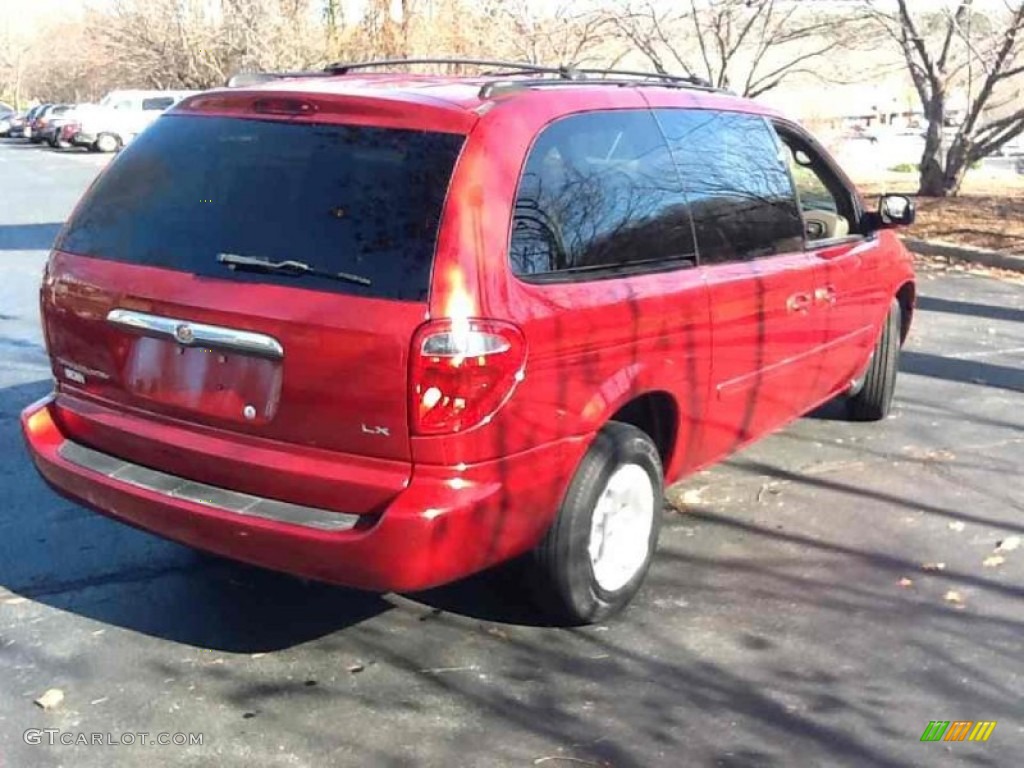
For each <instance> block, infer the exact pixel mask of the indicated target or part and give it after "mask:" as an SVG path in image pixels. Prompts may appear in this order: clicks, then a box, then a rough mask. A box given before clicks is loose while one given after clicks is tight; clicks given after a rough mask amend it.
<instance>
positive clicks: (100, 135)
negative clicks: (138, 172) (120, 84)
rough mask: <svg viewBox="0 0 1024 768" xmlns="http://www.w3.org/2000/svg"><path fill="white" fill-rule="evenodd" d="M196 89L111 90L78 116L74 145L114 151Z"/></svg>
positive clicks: (98, 150) (99, 150) (96, 150)
mask: <svg viewBox="0 0 1024 768" xmlns="http://www.w3.org/2000/svg"><path fill="white" fill-rule="evenodd" d="M195 93H197V91H113V92H111V93H109V94H107V95H106V96H104V97H103V99H102V100H101V101H100V103H99V105H98V108H97V109H93V110H89V112H88V113H83V114H81V115H80V117H79V119H78V122H79V123H80V128H79V132H78V133H77V134H76V135H75V137H74V138H73V139H72V143H73V144H75V145H76V146H82V147H88V148H89V149H91V150H93V151H95V152H115V151H117V150H118V149H120V148H121V147H123V146H125V145H126V144H128V143H129V142H131V140H132V139H134V138H135V137H136V136H138V135H139V134H140V133H142V131H144V130H145V129H146V128H147V127H148V126H149V125H150V123H152V122H153V121H154V120H155V119H156V118H158V117H159V116H160V114H161V113H162V112H164V111H165V110H167V109H169V108H170V107H172V106H174V105H175V104H177V103H178V102H179V101H181V100H182V99H184V98H186V97H188V96H192V95H193V94H195Z"/></svg>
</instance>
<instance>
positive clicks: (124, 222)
mask: <svg viewBox="0 0 1024 768" xmlns="http://www.w3.org/2000/svg"><path fill="white" fill-rule="evenodd" d="M377 66H378V67H379V64H378V65H377ZM516 67H517V65H515V64H509V65H502V69H505V70H508V71H515V68H516ZM355 69H358V65H352V66H350V67H347V68H345V69H344V70H342V71H343V72H346V73H347V72H350V71H352V70H355ZM527 71H530V70H527ZM533 71H534V74H533V75H531V76H529V77H527V76H520V77H510V76H507V75H505V76H493V77H485V78H481V77H465V78H461V77H446V78H438V77H436V76H429V77H416V76H411V75H409V74H407V73H404V72H403V73H400V74H398V75H396V76H388V75H374V76H373V77H372V78H363V77H359V76H358V75H357V76H354V77H350V76H348V75H346V74H338V75H336V76H334V77H325V76H317V77H312V78H305V79H303V78H293V79H290V80H279V81H278V82H271V83H269V84H267V85H266V86H254V87H251V88H242V89H240V90H238V91H232V90H230V89H229V90H222V91H217V92H216V93H211V94H204V95H200V96H196V97H193V98H191V99H189V100H188V102H187V103H186V104H185V105H182V106H179V107H176V108H174V109H173V110H172V111H171V112H170V113H169V114H166V115H164V116H162V117H160V119H158V120H157V121H156V122H155V123H154V125H153V126H152V127H151V128H149V129H148V130H146V131H145V132H144V133H143V134H142V135H141V136H140V137H139V138H138V139H137V140H136V141H135V142H134V143H133V144H132V145H131V146H129V147H127V149H126V150H125V151H124V154H123V155H122V156H121V157H120V158H119V159H118V161H117V162H115V163H113V164H111V166H110V167H109V168H108V169H107V170H106V172H105V173H104V174H103V175H101V176H100V177H99V178H98V180H97V181H96V183H95V184H93V185H92V187H91V188H90V189H89V191H88V192H87V193H86V195H85V197H84V198H83V200H82V201H81V202H80V203H79V205H78V206H77V207H76V209H75V212H74V213H73V214H72V216H71V218H70V219H69V220H68V222H67V224H66V225H65V227H64V229H63V230H62V232H61V235H60V237H59V238H58V240H57V242H56V243H55V245H54V250H53V252H52V253H51V255H50V258H49V261H48V264H47V266H46V270H45V272H44V275H43V282H42V290H41V314H42V322H43V327H44V333H43V337H44V338H45V339H46V341H47V348H48V353H49V356H50V359H51V363H52V373H53V377H54V380H55V390H54V392H53V394H52V395H50V396H48V397H46V398H44V399H42V400H40V401H38V402H36V403H34V404H32V405H30V406H28V407H27V408H26V409H25V411H24V412H23V414H22V428H23V433H24V436H25V438H26V440H27V443H28V446H29V449H30V452H31V455H32V457H33V459H34V461H35V464H36V466H37V468H38V469H39V471H40V472H41V473H42V475H43V477H44V478H45V479H46V480H47V482H48V483H50V484H51V485H52V486H53V487H54V488H56V489H57V490H58V491H60V492H61V493H63V494H65V495H66V496H68V497H70V498H71V499H74V500H77V501H79V502H81V503H84V504H86V505H88V506H89V507H91V508H93V509H96V510H98V511H100V512H102V513H104V514H107V515H110V516H111V517H113V518H116V519H119V520H121V521H123V522H126V523H130V524H132V525H134V526H137V527H139V528H142V529H146V530H149V531H153V532H155V533H158V534H161V535H163V536H166V537H168V538H171V539H175V540H178V541H181V542H184V543H186V544H189V545H192V546H195V547H198V548H200V549H205V550H209V551H211V552H214V553H216V554H219V555H223V556H228V557H233V558H237V559H239V560H243V561H247V562H250V563H254V564H257V565H262V566H266V567H270V568H276V569H279V570H283V571H288V572H292V573H296V574H301V575H303V576H306V577H309V578H314V579H320V580H324V581H330V582H335V583H338V584H344V585H349V586H356V587H361V588H367V589H373V590H384V591H388V590H397V591H413V590H420V589H425V588H428V587H432V586H435V585H439V584H443V583H446V582H450V581H453V580H455V579H458V578H461V577H464V576H467V575H469V574H471V573H474V572H477V571H480V570H482V569H484V568H488V567H490V566H492V565H496V564H497V563H500V562H502V561H507V560H510V559H512V558H516V557H519V556H521V555H528V558H527V559H528V562H529V564H530V567H529V570H528V571H527V577H526V582H527V584H524V586H527V585H528V586H529V587H530V588H531V589H532V590H533V592H534V595H535V596H536V598H537V599H538V601H539V602H540V603H541V604H542V605H544V606H545V607H547V608H549V609H550V610H551V611H552V612H553V613H554V614H555V615H557V616H558V617H559V618H560V619H561V620H564V621H567V622H570V623H581V622H593V621H599V620H602V619H604V618H605V617H607V616H609V615H611V614H612V613H614V612H615V611H616V610H618V609H620V608H622V607H623V606H624V605H625V604H626V603H627V602H628V601H629V600H630V599H631V598H632V597H633V595H634V594H635V593H636V591H637V590H638V589H639V587H640V584H641V582H642V581H643V579H644V576H645V574H646V572H647V570H648V567H649V565H650V563H651V559H652V557H653V555H654V552H655V549H656V546H657V541H658V534H659V530H660V526H661V519H662V505H663V487H664V486H663V484H664V483H665V482H672V481H675V480H677V479H678V478H680V477H682V476H686V475H688V474H691V473H693V472H696V471H697V470H699V469H700V468H702V467H704V466H707V465H709V464H711V463H713V462H715V461H718V460H720V459H722V458H723V457H725V456H727V455H729V454H730V453H732V452H733V451H736V450H738V449H740V448H741V447H743V446H745V445H746V444H748V443H750V442H752V441H753V440H755V439H757V438H759V437H762V436H764V435H766V434H768V433H770V432H772V431H774V430H777V429H779V428H781V427H782V426H784V425H785V424H787V423H788V422H790V421H792V420H793V419H795V418H797V417H799V416H800V415H802V414H804V413H806V412H808V411H809V410H811V409H812V408H814V407H816V406H817V405H818V404H820V403H823V402H825V401H828V400H830V399H832V398H840V399H841V400H842V401H843V402H844V403H845V405H846V407H847V411H848V414H849V416H850V417H851V418H853V419H857V420H862V421H867V420H875V419H881V418H884V417H885V416H886V414H887V413H888V411H889V407H890V403H891V400H892V396H893V391H894V387H895V382H896V373H897V370H898V363H899V354H900V346H901V344H902V342H903V340H904V339H905V337H906V335H907V332H908V330H909V327H910V322H911V317H912V314H913V307H914V295H915V287H914V286H915V283H914V273H913V266H912V264H913V262H912V259H911V257H910V255H909V253H908V252H907V250H906V249H905V247H904V246H903V245H902V244H901V242H900V240H899V238H898V237H897V236H896V233H895V232H894V231H892V230H893V228H895V227H898V226H902V225H906V224H909V223H911V222H912V221H913V218H914V209H913V203H912V202H911V201H910V200H909V199H908V198H906V197H904V196H901V195H885V196H883V197H882V198H881V199H880V200H879V201H878V204H877V208H875V207H871V208H868V206H867V204H866V202H865V200H864V198H863V197H862V196H861V194H860V193H859V192H858V191H857V188H856V187H855V186H854V185H853V183H852V182H851V181H850V180H849V179H848V178H847V177H846V175H845V174H843V172H842V171H841V170H840V168H839V166H838V165H836V163H835V162H834V161H833V160H832V158H831V157H830V156H829V155H828V154H827V153H826V152H825V151H824V150H823V149H822V148H821V146H820V145H819V144H818V142H816V141H815V140H814V139H813V138H812V137H811V136H810V135H809V134H808V133H807V132H806V131H805V130H803V129H802V128H801V127H800V126H798V125H797V124H795V123H794V122H792V121H790V120H787V119H786V118H785V117H784V116H783V115H781V114H780V113H778V112H776V111H774V110H772V109H770V108H768V107H766V106H765V105H763V104H759V103H757V102H754V101H751V100H749V99H743V98H738V97H736V96H735V95H733V94H731V93H727V92H724V91H719V90H715V89H712V88H710V87H705V86H703V85H700V84H693V83H691V82H688V81H686V80H684V79H681V78H677V79H667V78H668V76H660V75H651V76H649V77H648V78H646V79H636V78H633V77H632V76H631V73H616V72H606V73H604V74H605V75H607V76H610V77H615V78H617V79H616V80H609V81H602V80H598V79H593V80H591V79H587V80H586V81H585V82H579V81H578V80H576V79H571V80H570V79H565V77H564V73H565V71H564V69H556V68H551V69H549V70H546V73H545V74H542V75H537V74H536V73H535V70H533ZM666 80H667V83H668V85H670V86H671V87H665V85H666ZM756 554H757V553H751V555H752V556H756ZM695 578H698V579H699V577H695Z"/></svg>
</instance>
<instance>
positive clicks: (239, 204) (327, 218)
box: [56, 115, 464, 301]
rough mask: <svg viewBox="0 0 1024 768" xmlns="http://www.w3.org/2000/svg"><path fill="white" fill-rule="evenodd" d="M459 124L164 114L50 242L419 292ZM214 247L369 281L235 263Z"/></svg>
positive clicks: (223, 270) (204, 270) (215, 270)
mask: <svg viewBox="0 0 1024 768" xmlns="http://www.w3.org/2000/svg"><path fill="white" fill-rule="evenodd" d="M463 140H464V137H463V136H462V135H456V134H446V133H427V132H422V131H409V130H395V129H390V128H368V127H362V126H327V125H309V124H305V125H299V124H289V123H281V122H269V121H259V120H248V119H234V118H221V117H200V116H179V115H166V116H164V117H161V118H160V119H159V120H157V121H156V123H154V124H153V126H152V127H150V128H149V129H148V130H146V131H145V132H144V133H142V134H141V135H140V136H139V137H138V138H137V139H136V140H135V141H134V142H132V143H131V144H130V145H129V146H128V148H127V149H125V150H124V152H122V153H121V155H120V156H119V157H118V158H117V159H116V160H115V161H114V162H113V163H112V164H111V166H110V167H109V168H108V169H107V171H106V173H104V174H103V175H102V176H100V178H99V180H98V181H97V182H96V184H95V185H94V186H93V188H92V189H91V190H90V192H89V193H88V195H87V196H86V198H85V199H84V200H83V202H82V204H81V205H80V206H79V208H78V210H77V212H76V213H75V216H74V217H73V219H72V220H71V221H70V222H69V223H68V226H67V227H66V228H65V230H64V232H63V234H62V236H61V238H60V240H59V241H58V243H57V246H56V247H57V248H58V249H60V250H63V251H68V252H70V253H77V254H82V255H87V256H97V257H100V258H104V259H114V260H116V261H124V262H131V263H133V264H145V265H149V266H154V267H166V268H170V269H176V270H182V271H185V272H190V273H194V274H197V275H203V276H209V277H216V278H221V279H227V280H233V281H242V282H272V283H277V284H286V285H290V286H295V287H300V288H309V289H314V290H327V291H340V292H343V293H355V294H360V295H366V296H374V297H380V298H389V299H401V300H414V301H419V300H423V299H425V298H426V296H427V289H428V283H429V279H430V268H431V263H432V261H433V254H434V245H435V241H436V239H437V229H438V223H439V220H440V216H441V208H442V206H443V204H444V199H445V194H446V193H447V190H448V183H449V180H450V177H451V173H452V168H453V167H454V164H455V161H456V159H457V157H458V154H459V151H460V149H461V147H462V143H463ZM219 254H237V255H241V256H246V257H253V258H257V259H264V260H267V261H271V262H280V261H286V260H294V261H300V262H303V263H305V264H308V265H309V266H310V267H311V268H313V269H314V270H318V271H325V272H331V273H335V274H336V273H338V272H345V273H349V274H355V275H359V276H362V277H366V278H369V280H370V281H371V285H370V286H368V287H365V286H361V285H356V284H352V283H348V282H342V281H338V280H335V279H332V278H329V277H323V276H315V275H311V274H308V273H307V274H304V275H301V276H297V275H295V274H289V273H276V274H270V273H264V272H249V271H242V270H238V271H232V270H229V269H228V268H227V267H226V266H224V265H223V264H221V263H219V262H218V261H217V257H218V255H219Z"/></svg>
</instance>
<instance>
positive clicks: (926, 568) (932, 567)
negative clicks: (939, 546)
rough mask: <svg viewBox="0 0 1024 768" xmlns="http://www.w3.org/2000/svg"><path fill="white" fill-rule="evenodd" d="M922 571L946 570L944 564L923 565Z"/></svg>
mask: <svg viewBox="0 0 1024 768" xmlns="http://www.w3.org/2000/svg"><path fill="white" fill-rule="evenodd" d="M921 570H922V571H944V570H946V564H945V563H924V564H923V565H922V566H921Z"/></svg>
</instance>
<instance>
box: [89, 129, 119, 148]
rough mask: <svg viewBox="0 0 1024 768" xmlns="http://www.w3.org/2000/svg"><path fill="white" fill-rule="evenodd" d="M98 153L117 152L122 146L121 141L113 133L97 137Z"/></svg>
mask: <svg viewBox="0 0 1024 768" xmlns="http://www.w3.org/2000/svg"><path fill="white" fill-rule="evenodd" d="M95 146H96V151H97V152H116V151H117V149H118V147H120V146H121V140H120V139H119V138H117V136H115V135H114V134H112V133H101V134H100V135H99V136H97V137H96V145H95Z"/></svg>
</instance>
